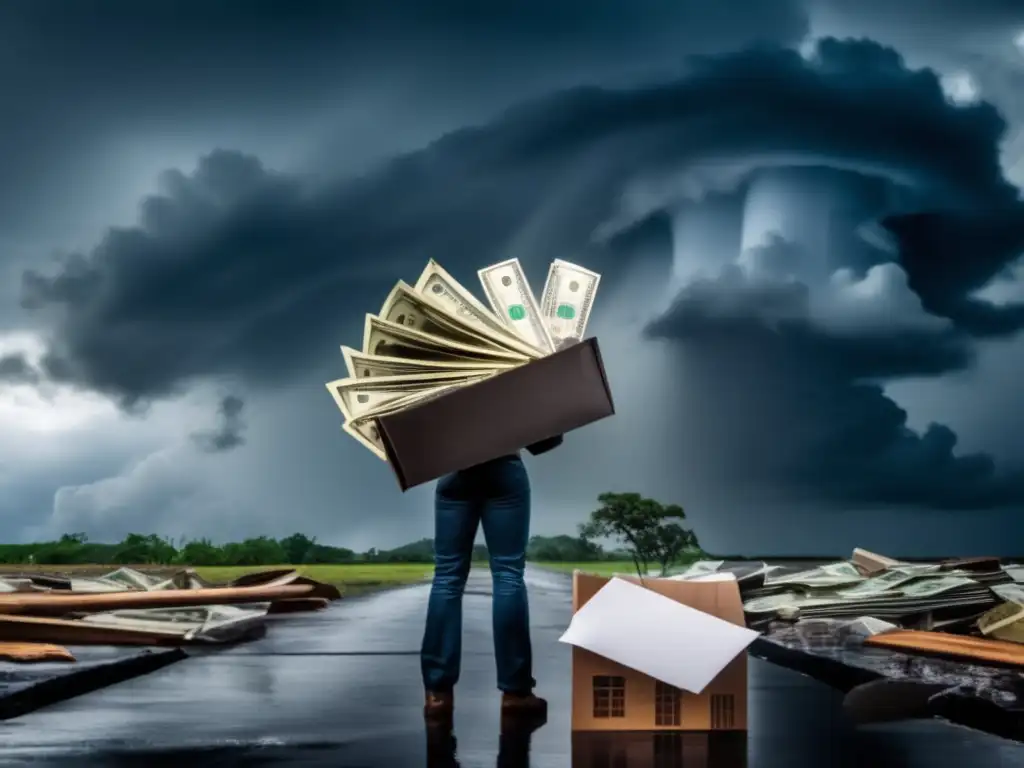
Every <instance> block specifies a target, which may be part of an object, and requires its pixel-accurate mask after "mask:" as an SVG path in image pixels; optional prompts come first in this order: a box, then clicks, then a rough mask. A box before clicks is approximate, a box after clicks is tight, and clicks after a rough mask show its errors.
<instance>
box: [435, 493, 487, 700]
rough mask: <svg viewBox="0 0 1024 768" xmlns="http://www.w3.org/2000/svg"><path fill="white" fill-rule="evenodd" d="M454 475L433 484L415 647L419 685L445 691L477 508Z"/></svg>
mask: <svg viewBox="0 0 1024 768" xmlns="http://www.w3.org/2000/svg"><path fill="white" fill-rule="evenodd" d="M465 486H466V482H465V480H464V478H460V476H459V475H458V474H455V475H448V476H447V477H444V478H442V479H441V480H440V481H439V482H438V484H437V491H436V494H435V498H434V581H433V584H432V585H431V587H430V600H429V601H428V603H427V625H426V628H425V630H424V632H423V645H422V648H421V650H420V667H421V670H422V672H423V685H424V687H425V688H426V689H427V690H428V691H446V690H449V689H451V688H453V687H454V686H455V684H456V683H457V682H458V681H459V670H460V665H461V661H462V594H463V591H464V590H465V587H466V579H467V578H468V577H469V569H470V566H471V565H472V561H473V540H474V539H475V538H476V529H477V526H478V525H479V522H480V509H479V504H478V502H477V501H476V500H475V499H474V494H473V493H471V492H467V491H471V489H467V488H466V487H465Z"/></svg>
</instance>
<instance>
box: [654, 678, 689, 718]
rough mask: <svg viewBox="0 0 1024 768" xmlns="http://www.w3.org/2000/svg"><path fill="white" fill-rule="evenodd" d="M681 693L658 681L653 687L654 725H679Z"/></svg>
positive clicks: (673, 687)
mask: <svg viewBox="0 0 1024 768" xmlns="http://www.w3.org/2000/svg"><path fill="white" fill-rule="evenodd" d="M682 698H683V692H682V691H680V690H679V689H678V688H676V687H675V686H672V685H668V684H667V683H663V682H661V681H660V680H658V681H656V683H655V686H654V724H655V725H679V720H680V715H681V708H682V707H681V705H682Z"/></svg>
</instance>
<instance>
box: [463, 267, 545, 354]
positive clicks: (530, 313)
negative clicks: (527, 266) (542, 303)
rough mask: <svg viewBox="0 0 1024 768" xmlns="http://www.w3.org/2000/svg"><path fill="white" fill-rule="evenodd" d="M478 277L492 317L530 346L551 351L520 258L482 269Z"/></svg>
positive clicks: (538, 309) (538, 308) (542, 320)
mask: <svg viewBox="0 0 1024 768" xmlns="http://www.w3.org/2000/svg"><path fill="white" fill-rule="evenodd" d="M477 275H478V276H479V277H480V283H481V284H482V285H483V288H484V293H485V294H486V295H487V300H488V301H489V302H490V304H491V308H492V309H493V310H494V312H495V314H497V315H498V316H499V317H500V318H501V319H502V320H503V321H504V322H505V324H506V325H508V327H509V328H511V329H512V330H514V331H515V332H516V333H518V334H519V335H520V336H521V337H522V338H523V339H525V340H526V341H527V342H528V343H529V344H531V345H532V346H534V347H537V348H538V349H540V350H541V351H543V352H545V353H550V352H553V351H554V346H553V345H552V343H551V336H550V335H549V334H548V330H547V328H546V327H545V325H544V319H543V318H542V317H541V313H540V307H538V306H537V299H536V298H534V295H533V291H531V290H530V284H529V282H527V280H526V273H525V272H523V268H522V265H520V263H519V259H508V260H507V261H502V262H499V263H497V264H492V265H491V266H489V267H484V268H483V269H481V270H479V271H478V272H477Z"/></svg>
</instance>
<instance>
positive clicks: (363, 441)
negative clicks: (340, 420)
mask: <svg viewBox="0 0 1024 768" xmlns="http://www.w3.org/2000/svg"><path fill="white" fill-rule="evenodd" d="M341 428H342V429H343V430H345V434H347V435H349V436H350V437H354V438H355V439H356V441H357V442H358V443H359V444H360V445H362V446H363V447H364V448H366V449H367V450H369V451H370V453H372V454H373V455H374V456H376V457H377V458H378V459H380V460H381V461H387V460H388V455H387V453H386V452H385V451H384V443H383V442H382V441H381V439H380V432H378V431H377V425H376V424H375V423H374V421H373V419H354V420H353V421H346V422H345V423H344V424H342V425H341Z"/></svg>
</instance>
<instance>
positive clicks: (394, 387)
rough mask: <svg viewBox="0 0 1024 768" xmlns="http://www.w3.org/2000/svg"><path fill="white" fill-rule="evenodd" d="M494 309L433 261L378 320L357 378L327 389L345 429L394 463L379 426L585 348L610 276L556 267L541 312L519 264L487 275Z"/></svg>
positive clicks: (347, 352) (356, 353)
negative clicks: (580, 345)
mask: <svg viewBox="0 0 1024 768" xmlns="http://www.w3.org/2000/svg"><path fill="white" fill-rule="evenodd" d="M477 274H478V276H479V278H480V282H481V284H482V285H483V290H484V295H485V296H486V297H487V301H488V303H489V304H490V308H489V309H488V308H487V307H486V306H485V305H484V304H483V303H481V302H480V301H479V300H477V298H476V297H475V296H474V295H473V294H472V293H471V292H470V291H469V290H467V289H466V288H465V287H464V286H462V285H460V284H459V283H458V281H456V280H455V278H453V277H452V276H451V275H450V274H448V272H446V271H445V270H444V269H443V268H442V267H441V265H440V264H438V263H437V262H436V261H434V260H433V259H431V260H430V262H429V263H428V264H427V266H426V268H425V269H424V270H423V273H422V274H421V275H420V277H419V279H418V280H417V281H416V284H415V285H413V286H410V285H409V284H407V283H405V282H403V281H399V282H398V283H397V284H396V285H395V287H394V288H393V289H392V291H391V293H390V294H388V297H387V299H385V301H384V305H383V306H382V307H381V309H380V312H378V313H377V314H376V315H371V314H368V315H367V316H366V323H365V325H364V328H363V343H362V348H361V349H359V350H357V349H354V348H352V347H346V346H342V348H341V351H342V355H343V357H344V359H345V367H346V368H347V369H348V376H347V377H346V378H344V379H338V380H337V381H332V382H329V383H328V384H327V390H328V391H329V392H330V393H331V396H332V397H333V398H334V401H335V402H336V403H337V405H338V408H339V409H340V410H341V412H342V415H343V416H344V418H345V422H344V425H343V427H342V428H343V429H344V430H345V432H346V433H348V434H349V435H351V436H352V437H353V438H355V439H356V440H357V441H358V442H359V443H360V444H361V445H363V446H365V447H366V448H367V449H369V450H370V452H371V453H373V455H374V456H376V457H377V458H379V459H382V460H384V461H387V454H386V453H385V451H384V444H383V442H382V441H381V439H380V435H379V433H378V431H377V426H376V419H377V418H379V417H380V416H384V415H386V414H389V413H395V412H397V411H401V410H404V409H406V408H411V407H413V406H416V405H420V404H422V403H424V402H425V401H427V400H430V399H432V398H435V397H438V396H440V395H443V394H445V393H447V392H450V391H452V390H454V389H458V388H460V387H465V386H469V385H471V384H475V383H477V382H479V381H482V380H484V379H487V378H489V377H491V376H495V375H498V374H500V373H503V372H504V371H507V370H509V369H511V368H515V367H517V366H519V365H524V364H526V363H528V362H530V361H531V360H536V359H538V358H541V357H544V356H545V355H549V354H551V353H553V352H555V351H557V350H559V349H562V348H564V347H566V346H569V345H571V344H575V343H577V342H579V341H582V339H583V334H584V332H585V330H586V327H587V322H588V321H589V319H590V312H591V309H592V308H593V304H594V296H595V295H596V294H597V286H598V283H599V282H600V280H601V277H600V275H598V274H597V273H595V272H591V271H590V270H588V269H584V268H583V267H580V266H577V265H575V264H570V263H569V262H567V261H562V260H561V259H556V260H555V261H553V262H552V263H551V267H550V269H549V270H548V277H547V282H546V283H545V285H544V291H543V293H542V295H541V300H540V301H539V302H538V301H537V299H536V298H535V297H534V294H533V292H532V291H531V290H530V285H529V283H528V282H527V280H526V274H525V273H524V271H523V268H522V266H521V265H520V264H519V260H518V259H509V260H507V261H502V262H500V263H498V264H493V265H491V266H489V267H485V268H484V269H481V270H479V271H478V273H477Z"/></svg>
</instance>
